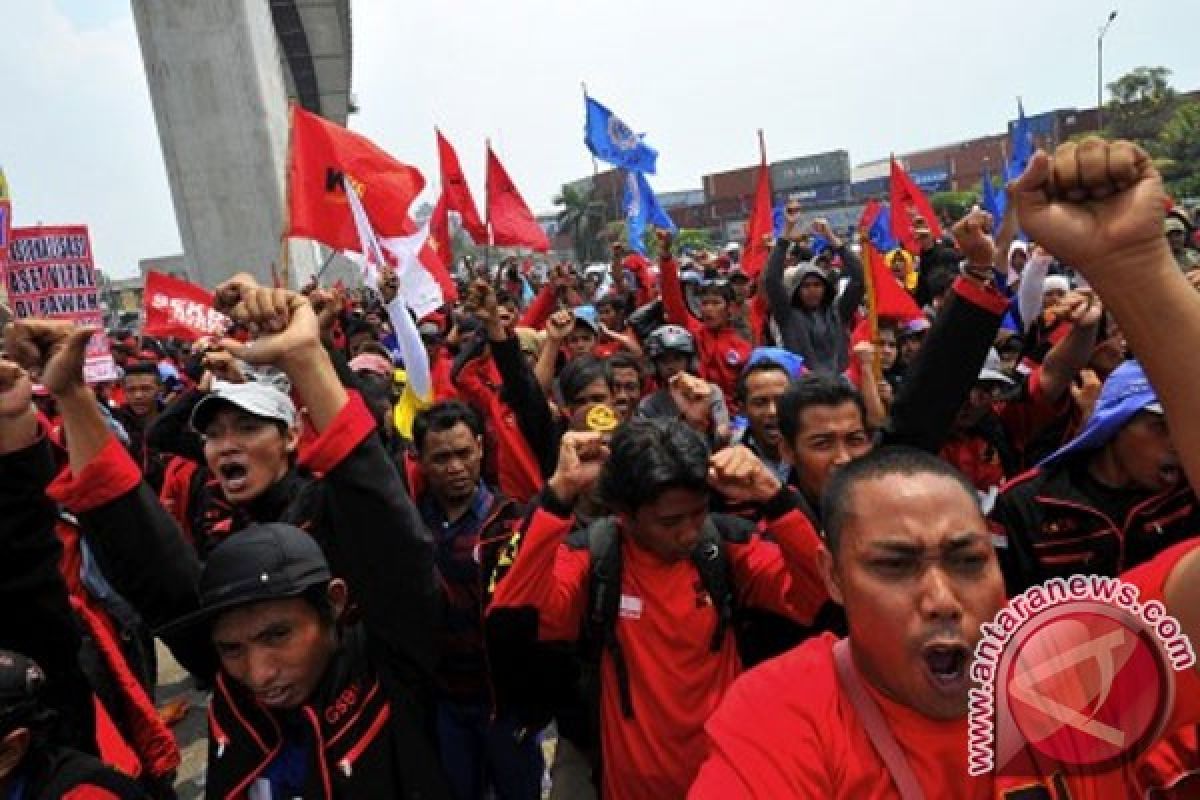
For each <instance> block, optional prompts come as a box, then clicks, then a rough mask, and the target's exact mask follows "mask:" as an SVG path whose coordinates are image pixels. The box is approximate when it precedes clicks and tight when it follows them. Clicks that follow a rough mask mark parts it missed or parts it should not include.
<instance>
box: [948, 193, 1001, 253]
mask: <svg viewBox="0 0 1200 800" xmlns="http://www.w3.org/2000/svg"><path fill="white" fill-rule="evenodd" d="M950 233H951V234H952V235H953V236H954V244H955V245H956V246H957V247H958V250H959V252H961V253H962V254H963V257H964V258H966V260H967V265H968V266H971V267H976V268H980V267H991V266H992V264H993V262H994V261H995V258H996V243H995V241H993V240H992V215H991V214H989V213H988V212H986V211H984V210H983V209H981V208H979V206H976V207H975V208H972V209H971V210H970V211H969V212H967V215H966V216H965V217H963V218H962V219H960V220H959V221H958V222H956V223H955V224H954V227H953V228H951V229H950Z"/></svg>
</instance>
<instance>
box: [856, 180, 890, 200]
mask: <svg viewBox="0 0 1200 800" xmlns="http://www.w3.org/2000/svg"><path fill="white" fill-rule="evenodd" d="M891 183H892V181H891V177H890V176H888V175H882V176H880V177H878V178H870V179H869V180H863V181H856V182H855V183H852V184H850V196H851V197H852V198H854V199H855V200H869V199H871V198H872V197H886V196H887V193H888V190H889V188H890V187H891Z"/></svg>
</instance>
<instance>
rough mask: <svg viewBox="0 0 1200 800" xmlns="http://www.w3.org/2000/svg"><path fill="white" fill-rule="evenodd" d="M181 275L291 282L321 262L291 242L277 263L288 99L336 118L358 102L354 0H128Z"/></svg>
mask: <svg viewBox="0 0 1200 800" xmlns="http://www.w3.org/2000/svg"><path fill="white" fill-rule="evenodd" d="M133 11H134V19H135V22H136V24H137V31H138V39H139V41H140V43H141V50H142V60H143V62H144V63H145V67H146V80H147V83H148V84H149V87H150V99H151V102H152V103H153V106H154V116H155V121H156V122H157V125H158V135H159V141H160V143H161V145H162V154H163V160H164V162H165V163H166V168H167V178H168V180H169V182H170V185H171V197H172V200H173V203H174V206H175V217H176V221H177V223H178V225H179V233H180V239H181V240H182V242H183V247H184V252H185V256H186V260H187V277H188V278H189V279H190V280H193V281H196V282H197V283H201V284H204V285H206V286H213V285H215V284H216V283H217V282H219V281H220V280H221V279H223V278H225V277H227V276H229V275H230V274H232V273H234V272H238V271H249V272H251V273H253V274H255V275H257V276H258V278H259V280H260V281H262V282H264V283H270V282H271V281H272V280H274V279H275V278H276V276H279V277H280V278H282V279H283V280H285V281H286V282H287V283H289V284H291V285H293V286H295V285H299V284H301V283H303V282H304V281H305V280H306V279H307V278H308V276H309V275H311V274H312V272H313V271H314V269H315V268H316V266H317V259H318V257H319V256H318V254H317V252H316V250H315V248H314V247H312V245H310V244H309V243H308V242H304V241H299V242H292V243H290V245H289V254H288V258H287V259H286V261H287V263H288V265H289V267H288V269H287V270H286V272H285V271H284V270H283V268H282V264H283V262H284V260H285V259H283V258H282V255H283V254H282V251H281V247H280V233H281V231H282V229H283V221H284V210H285V209H284V205H285V197H286V193H285V187H284V170H285V167H286V162H287V133H288V119H287V110H288V100H289V98H290V99H293V100H295V101H296V102H298V103H299V104H300V105H302V106H303V107H305V108H307V109H309V110H310V111H314V112H316V113H319V114H321V115H323V116H325V117H327V118H329V119H332V120H334V121H336V122H338V123H341V124H345V122H346V118H347V116H348V114H350V113H352V112H353V111H354V99H353V94H352V93H351V83H350V72H351V32H350V0H188V2H180V1H179V0H133Z"/></svg>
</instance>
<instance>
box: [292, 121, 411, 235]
mask: <svg viewBox="0 0 1200 800" xmlns="http://www.w3.org/2000/svg"><path fill="white" fill-rule="evenodd" d="M343 176H345V177H347V178H348V179H349V180H350V183H351V184H353V185H354V186H355V187H356V188H357V189H358V194H359V196H360V197H361V198H362V203H363V206H364V208H366V211H367V218H368V219H370V220H371V225H372V227H373V228H374V229H375V232H376V233H377V234H379V235H380V236H399V235H401V234H403V233H405V231H406V228H408V227H410V223H409V221H408V208H409V206H411V205H412V202H413V200H414V199H416V197H417V195H418V194H420V193H421V190H422V189H423V188H424V187H425V179H424V178H423V177H421V173H420V172H419V171H418V170H417V168H416V167H410V166H408V165H407V164H401V163H400V162H399V161H397V160H396V159H394V158H392V157H391V156H389V155H388V154H387V153H385V152H383V150H381V149H379V148H378V147H377V146H375V145H374V144H372V143H371V142H370V141H369V140H368V139H366V138H365V137H363V136H360V135H358V134H357V133H351V132H350V131H348V130H346V129H345V128H343V127H341V126H340V125H335V124H333V123H332V122H329V121H328V120H325V119H322V118H321V117H318V116H317V115H315V114H310V113H309V112H307V111H305V110H304V109H302V108H300V107H299V106H296V105H293V106H292V147H291V159H290V164H289V167H288V226H287V231H286V235H288V236H299V237H303V238H306V239H316V240H317V241H319V242H323V243H325V244H327V245H329V246H330V247H332V248H334V249H335V250H355V251H357V250H358V249H359V248H360V244H359V238H358V231H357V230H356V229H355V227H354V219H353V217H352V216H351V215H350V206H349V204H348V203H347V201H346V193H345V189H344V188H343V185H342V178H343Z"/></svg>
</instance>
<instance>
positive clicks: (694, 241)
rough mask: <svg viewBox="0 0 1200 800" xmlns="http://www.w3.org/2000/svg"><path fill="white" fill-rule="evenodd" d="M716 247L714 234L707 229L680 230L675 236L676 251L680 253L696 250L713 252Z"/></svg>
mask: <svg viewBox="0 0 1200 800" xmlns="http://www.w3.org/2000/svg"><path fill="white" fill-rule="evenodd" d="M715 247H716V245H715V244H714V242H713V233H712V231H710V230H709V229H707V228H680V229H679V233H677V234H675V251H676V252H678V253H684V252H694V251H696V250H712V249H714V248H715Z"/></svg>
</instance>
